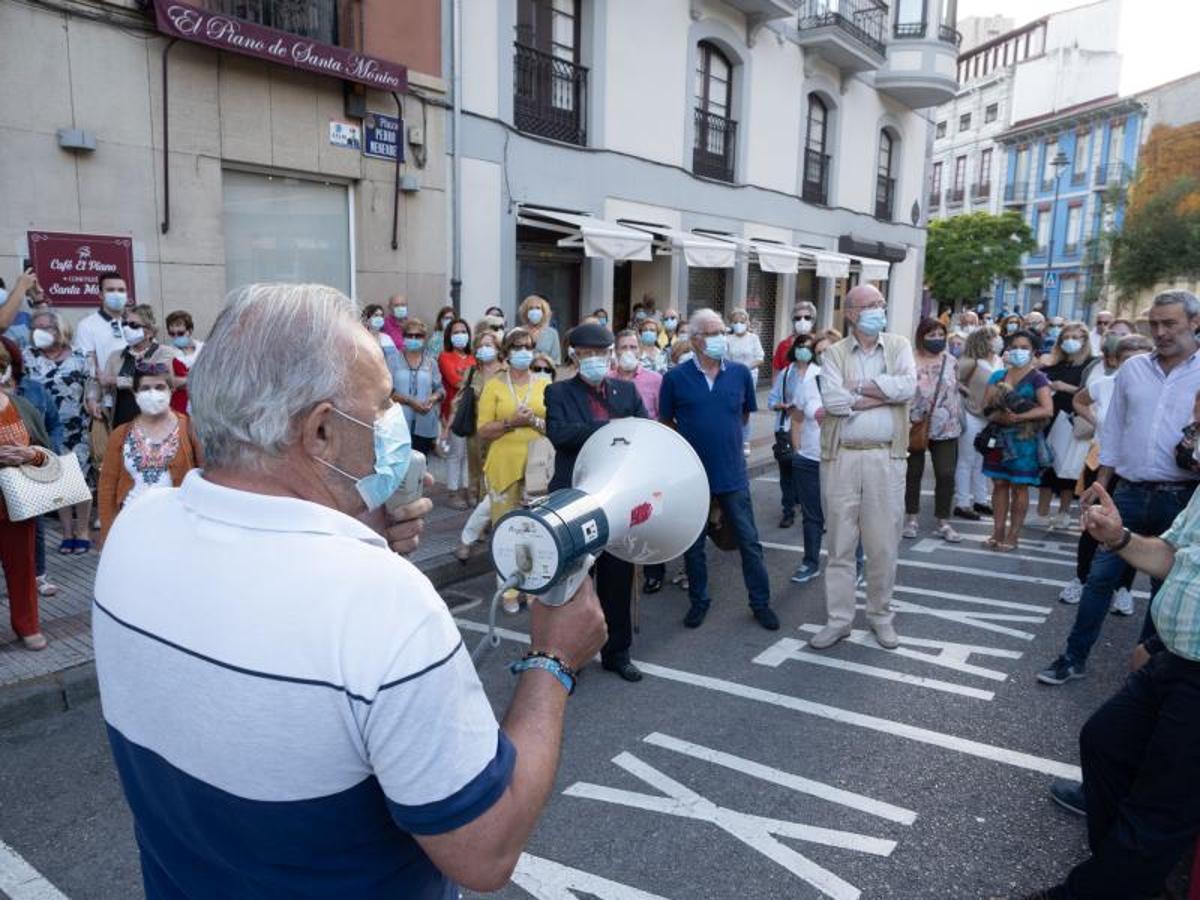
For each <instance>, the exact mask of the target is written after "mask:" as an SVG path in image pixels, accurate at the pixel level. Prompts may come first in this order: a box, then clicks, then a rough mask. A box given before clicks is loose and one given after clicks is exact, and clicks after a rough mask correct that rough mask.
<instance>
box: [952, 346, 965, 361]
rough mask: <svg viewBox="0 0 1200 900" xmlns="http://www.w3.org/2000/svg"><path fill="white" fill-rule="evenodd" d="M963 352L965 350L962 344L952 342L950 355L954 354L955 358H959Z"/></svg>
mask: <svg viewBox="0 0 1200 900" xmlns="http://www.w3.org/2000/svg"><path fill="white" fill-rule="evenodd" d="M962 352H963V346H962V344H951V345H950V355H951V356H953V357H954V358H955V359H958V358H959V357H960V356H962Z"/></svg>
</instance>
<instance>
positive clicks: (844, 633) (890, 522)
mask: <svg viewBox="0 0 1200 900" xmlns="http://www.w3.org/2000/svg"><path fill="white" fill-rule="evenodd" d="M846 323H847V326H848V327H849V328H850V334H849V336H848V337H846V338H843V339H842V340H840V341H838V342H837V343H836V344H834V345H833V346H831V347H829V348H828V349H826V350H825V352H824V353H822V354H821V382H820V385H821V400H822V403H823V404H824V406H825V418H824V420H823V421H822V422H821V489H822V492H823V494H824V497H823V500H824V507H825V528H826V532H827V534H828V535H829V540H828V543H829V563H828V565H827V566H826V568H825V607H826V614H827V616H828V622H827V624H826V626H825V627H824V628H823V629H822V630H821V631H820V632H818V633H817V634H816V635H814V636H813V638H812V640H810V641H809V642H808V643H809V646H810V647H812V648H813V649H814V650H824V649H825V648H827V647H832V646H833V645H834V644H836V643H837V642H838V641H840V640H841V639H842V638H844V637H848V636H849V635H850V631H851V625H852V624H853V622H854V607H855V596H854V589H855V582H856V580H857V576H856V572H855V560H854V556H855V550H856V548H857V547H858V543H859V540H860V539H861V541H862V544H863V548H864V549H865V550H866V554H867V559H868V560H870V565H869V566H868V567H867V623H868V624H869V625H870V626H871V631H873V632H874V634H875V639H876V641H878V642H879V646H881V647H883V648H884V649H887V650H893V649H895V648H896V646H897V645H898V644H899V639H898V638H897V637H896V629H895V628H894V627H893V625H892V617H893V613H892V610H891V603H892V589H893V588H894V586H895V583H896V554H897V551H898V549H899V546H900V530H901V528H902V527H903V525H904V482H905V471H906V465H907V463H906V460H907V458H908V404H909V401H911V400H912V396H913V392H914V391H915V390H916V385H917V372H916V364H915V362H914V361H913V354H912V346H911V345H910V344H909V342H908V339H907V338H905V337H902V336H900V335H898V334H887V333H886V332H884V328H886V327H887V300H885V299H884V297H883V295H882V294H881V293H879V291H878V290H876V289H875V288H874V287H872V286H871V285H866V284H864V285H859V286H858V287H856V288H854V289H853V290H851V291H850V293H849V294H847V295H846Z"/></svg>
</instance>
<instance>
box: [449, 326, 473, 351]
mask: <svg viewBox="0 0 1200 900" xmlns="http://www.w3.org/2000/svg"><path fill="white" fill-rule="evenodd" d="M469 341H470V339H469V338H468V337H467V335H466V334H465V333H464V332H461V331H460V332H458V334H452V335H450V346H451V347H453V348H454V349H456V350H463V349H465V348H466V346H467V344H468V343H469Z"/></svg>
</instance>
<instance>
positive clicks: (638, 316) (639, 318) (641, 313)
mask: <svg viewBox="0 0 1200 900" xmlns="http://www.w3.org/2000/svg"><path fill="white" fill-rule="evenodd" d="M633 318H634V321H635V322H645V321H646V311H645V310H641V309H639V310H638V311H637V312H635V313H634V314H633Z"/></svg>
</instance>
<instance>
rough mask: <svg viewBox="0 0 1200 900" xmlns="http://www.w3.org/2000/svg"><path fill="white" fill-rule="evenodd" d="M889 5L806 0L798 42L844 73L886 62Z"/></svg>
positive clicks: (877, 0)
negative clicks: (885, 41)
mask: <svg viewBox="0 0 1200 900" xmlns="http://www.w3.org/2000/svg"><path fill="white" fill-rule="evenodd" d="M887 19H888V8H887V6H886V5H885V4H884V3H882V2H880V0H802V2H801V4H800V18H799V22H798V28H799V35H798V38H797V42H798V43H799V44H800V46H801V47H803V48H804V49H805V50H811V51H812V52H813V53H815V54H816V55H817V56H820V57H821V58H822V59H824V60H825V61H826V62H828V63H830V64H831V65H834V66H836V67H837V68H838V69H839V70H841V71H842V72H843V73H851V72H866V71H868V70H872V69H878V68H879V67H880V66H881V65H883V62H884V59H885V56H886V54H887V45H886V44H885V43H884V39H885V38H886V36H887Z"/></svg>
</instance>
